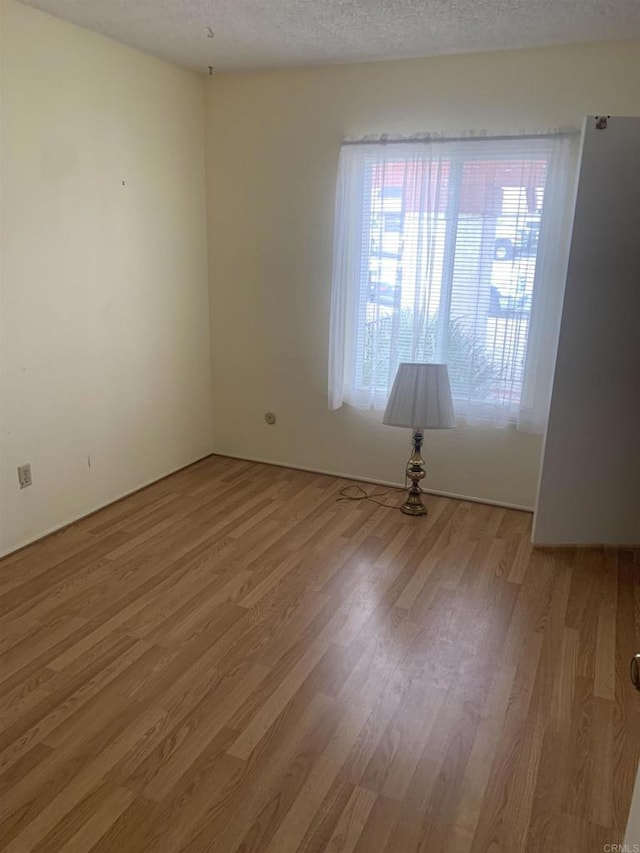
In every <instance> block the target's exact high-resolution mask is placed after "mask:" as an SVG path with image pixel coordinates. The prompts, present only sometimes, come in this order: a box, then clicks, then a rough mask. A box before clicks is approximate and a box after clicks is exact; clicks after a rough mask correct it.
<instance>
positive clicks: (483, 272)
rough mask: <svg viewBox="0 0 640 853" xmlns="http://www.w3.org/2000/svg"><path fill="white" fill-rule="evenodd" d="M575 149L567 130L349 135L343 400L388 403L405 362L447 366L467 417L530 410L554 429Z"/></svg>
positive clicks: (339, 366) (335, 389)
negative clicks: (460, 136)
mask: <svg viewBox="0 0 640 853" xmlns="http://www.w3.org/2000/svg"><path fill="white" fill-rule="evenodd" d="M568 147H569V146H568V144H567V141H566V139H565V138H564V137H561V136H544V137H522V138H500V139H489V138H486V137H470V138H469V139H465V140H449V141H448V140H428V141H416V142H398V143H395V142H392V143H388V142H387V143H383V142H380V143H363V144H345V146H344V147H343V150H342V154H341V161H340V174H339V180H338V198H337V202H336V235H335V246H334V274H333V294H332V317H331V353H330V402H331V405H332V407H334V408H335V407H337V406H339V405H341V404H342V402H349V403H352V404H354V405H359V406H367V407H370V406H373V407H375V408H383V407H384V405H385V403H386V399H387V395H388V392H389V389H390V387H391V384H392V382H393V379H394V377H395V373H396V370H397V367H398V364H399V363H400V362H402V361H424V362H446V363H447V364H448V365H449V375H450V379H451V387H452V393H453V397H454V404H455V407H456V412H457V414H459V415H462V416H467V417H470V418H480V419H485V420H491V421H494V422H501V423H508V422H510V421H514V422H519V423H520V424H521V425H522V421H523V418H522V415H523V412H525V413H527V417H526V418H525V420H527V421H528V425H529V427H531V428H532V429H534V431H540V430H541V429H542V427H543V425H544V419H545V417H546V411H545V408H546V406H547V405H548V396H549V390H550V385H551V371H552V364H553V354H552V353H551V355H550V354H549V349H551V350H553V349H554V347H555V339H556V338H557V330H558V326H559V315H560V306H561V299H562V285H563V278H564V276H563V272H564V270H563V262H564V263H565V264H566V258H565V257H563V245H565V244H566V242H568V241H567V240H566V234H564V232H565V230H566V220H567V210H566V206H567V187H568V184H569V181H568V171H569V169H568V154H567V150H568ZM563 236H564V237H565V240H564V243H563Z"/></svg>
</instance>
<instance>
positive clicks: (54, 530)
mask: <svg viewBox="0 0 640 853" xmlns="http://www.w3.org/2000/svg"><path fill="white" fill-rule="evenodd" d="M213 455H214V454H213V453H206V454H205V455H204V456H199V457H198V458H197V459H194V460H193V461H192V462H187V464H186V465H180V467H179V468H172V469H171V470H170V471H167V472H166V473H165V474H160V475H159V476H157V477H153V478H152V479H151V480H145V481H144V482H143V483H141V484H140V485H139V486H136V487H135V488H134V489H130V490H129V491H128V492H123V493H122V494H121V495H118V496H117V497H115V498H110V499H109V500H107V501H105V502H104V503H101V504H98V505H97V506H94V507H93V509H88V510H83V511H82V512H81V513H79V514H78V515H74V516H72V517H71V518H70V519H68V520H67V521H64V522H62V523H61V524H56V525H54V526H53V527H49V528H47V529H46V530H43V531H42V533H37V534H36V535H35V536H32V537H30V538H29V539H25V540H24V541H22V542H20V543H19V544H18V545H12V546H11V547H10V548H9V549H8V550H5V551H1V550H0V560H1V559H2V558H3V557H8V556H9V555H10V554H15V553H16V551H22V549H23V548H27V547H28V546H29V545H33V544H34V542H39V541H40V540H41V539H46V538H47V536H51V535H52V534H53V533H59V532H60V531H61V530H64V529H65V527H71V525H72V524H75V523H76V522H77V521H82V519H83V518H88V517H89V516H90V515H94V514H95V513H96V512H100V510H101V509H106V508H107V507H108V506H111V505H112V504H117V503H118V501H122V500H124V499H125V498H129V497H131V495H135V494H136V492H141V491H142V490H143V489H146V488H148V487H149V486H153V485H154V484H155V483H159V482H160V481H161V480H166V478H167V477H170V476H171V475H172V474H177V473H178V471H183V470H184V469H185V468H190V467H191V466H192V465H195V464H196V463H197V462H202V460H203V459H208V458H209V457H210V456H213Z"/></svg>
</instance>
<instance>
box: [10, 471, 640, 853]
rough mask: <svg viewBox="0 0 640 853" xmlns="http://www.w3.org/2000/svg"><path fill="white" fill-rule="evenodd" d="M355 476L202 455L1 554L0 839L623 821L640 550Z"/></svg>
mask: <svg viewBox="0 0 640 853" xmlns="http://www.w3.org/2000/svg"><path fill="white" fill-rule="evenodd" d="M347 485H349V483H348V481H345V480H341V479H339V478H334V477H329V476H323V475H319V474H312V473H305V472H301V471H292V470H288V469H283V468H277V467H272V466H267V465H258V464H254V463H250V462H245V461H241V460H233V459H226V458H223V457H211V458H209V459H206V460H203V461H201V462H199V463H197V464H196V465H193V466H191V467H190V468H187V469H185V470H183V471H180V472H178V473H177V474H175V475H172V476H171V477H168V478H166V479H165V480H163V481H161V482H159V483H156V484H154V485H152V486H150V487H149V488H147V489H145V490H143V491H141V492H138V493H136V494H135V495H132V496H131V497H129V498H127V499H125V500H123V501H120V502H118V503H117V504H114V505H112V506H110V507H107V508H105V509H104V510H101V511H100V512H99V513H96V514H95V515H93V516H91V517H89V518H86V519H84V520H82V521H80V522H77V523H76V524H74V525H73V526H71V527H69V528H67V529H65V530H63V531H61V532H59V533H57V534H55V535H53V536H51V537H49V538H47V539H45V540H43V541H42V542H39V543H36V544H35V545H33V546H31V547H29V548H27V549H25V550H23V551H21V552H19V553H16V554H13V555H11V556H9V557H7V558H5V560H3V561H1V562H0V654H2V668H1V670H0V690H1V691H2V702H1V704H0V850H3V851H12V853H26V851H31V850H33V851H39V853H59V851H64V853H88V851H92V853H110V851H114V853H115V851H118V853H233V851H243V853H249V851H255V853H267V851H268V853H295V851H318V852H319V851H334V853H337V851H353V853H383V851H384V853H417V851H423V852H424V853H489V851H491V853H556V851H558V853H560V851H563V853H564V851H576V853H589V851H591V850H593V851H597V850H602V849H604V848H603V845H605V844H617V843H620V842H621V841H622V838H623V834H624V829H625V822H626V817H627V813H628V808H629V802H630V797H631V792H632V787H633V782H634V778H635V773H636V769H637V765H638V758H639V755H640V697H639V696H638V694H637V693H635V691H634V690H633V689H632V687H631V685H630V683H629V680H628V663H629V658H630V657H631V655H632V654H635V653H636V652H638V651H640V555H638V554H637V553H634V552H632V551H630V550H615V549H609V550H603V549H588V550H582V551H578V550H575V549H548V550H536V549H534V548H533V547H532V546H531V542H530V530H531V517H530V516H529V515H528V514H527V513H523V512H516V511H512V510H506V509H504V508H498V507H491V506H486V505H481V504H473V503H469V502H464V501H457V500H448V499H446V498H443V497H427V499H426V500H427V503H428V506H429V514H428V516H427V517H425V518H417V519H415V518H409V517H407V516H403V515H402V514H401V513H399V512H398V511H397V510H395V509H393V508H385V507H381V506H378V505H376V504H374V503H370V502H366V501H361V502H353V503H351V502H348V501H344V500H338V499H339V498H340V497H341V495H340V491H341V489H342V488H343V487H344V486H347ZM377 490H378V489H376V491H377ZM401 497H402V496H401V495H400V494H399V493H397V492H394V491H390V493H389V495H388V497H387V500H388V501H389V502H390V503H394V502H395V503H396V504H397V503H400V501H401Z"/></svg>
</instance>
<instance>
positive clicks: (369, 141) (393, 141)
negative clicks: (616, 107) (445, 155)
mask: <svg viewBox="0 0 640 853" xmlns="http://www.w3.org/2000/svg"><path fill="white" fill-rule="evenodd" d="M579 135H580V131H579V130H558V131H553V132H550V133H522V134H514V135H507V134H503V135H500V136H490V135H489V134H487V135H482V136H481V135H475V136H428V135H427V136H420V135H416V136H407V137H404V138H403V137H393V136H392V137H389V138H387V137H385V136H380V137H377V138H375V137H374V138H369V137H366V136H365V137H363V138H362V139H343V141H342V144H343V145H413V144H416V143H418V142H424V143H429V142H494V141H496V142H501V141H503V140H504V141H506V140H513V141H517V140H520V139H560V138H563V137H564V138H568V137H572V136H579Z"/></svg>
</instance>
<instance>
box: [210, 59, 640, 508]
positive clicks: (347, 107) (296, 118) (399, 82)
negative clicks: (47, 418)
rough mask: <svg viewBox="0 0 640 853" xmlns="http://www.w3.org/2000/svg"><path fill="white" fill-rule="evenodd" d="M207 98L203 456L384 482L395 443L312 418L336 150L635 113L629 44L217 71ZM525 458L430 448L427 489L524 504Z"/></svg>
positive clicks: (365, 422) (436, 444)
mask: <svg viewBox="0 0 640 853" xmlns="http://www.w3.org/2000/svg"><path fill="white" fill-rule="evenodd" d="M207 97H208V101H207V119H208V126H207V132H208V141H207V154H208V163H207V166H208V187H209V266H210V290H211V328H212V338H211V340H212V364H213V383H214V385H213V387H214V400H215V409H214V446H215V449H216V451H218V452H220V453H229V454H237V455H240V456H252V457H257V458H262V459H265V460H272V461H275V462H282V463H285V464H291V465H300V466H307V467H311V468H319V469H325V470H328V471H337V472H344V473H347V474H352V475H357V476H364V477H369V478H372V479H379V480H384V481H392V482H393V481H395V482H397V481H399V480H401V479H402V476H403V465H404V462H405V458H406V457H407V442H408V440H409V435H408V432H405V431H403V430H397V429H393V428H389V427H384V426H382V425H381V424H380V415H375V414H373V413H368V412H360V411H357V410H355V409H352V408H348V407H344V408H343V409H341V410H340V411H338V412H330V411H328V409H327V402H326V398H327V391H326V388H327V379H326V375H327V346H328V337H329V300H330V292H329V291H330V281H331V251H332V249H331V246H332V228H333V200H334V186H335V176H336V169H337V161H338V152H339V144H340V140H341V138H342V137H344V136H347V135H362V134H367V133H381V132H390V133H408V132H416V131H426V130H446V131H461V130H466V129H470V128H484V129H487V130H489V131H507V132H513V131H518V130H521V129H528V130H536V129H538V128H548V127H551V126H557V125H569V126H575V127H579V126H580V125H581V119H582V117H583V116H584V115H586V114H590V113H598V112H607V113H611V114H615V113H617V114H622V115H624V114H634V113H635V114H638V113H640V43H617V44H616V43H609V44H599V45H586V46H585V45H583V46H576V47H553V48H545V49H539V50H526V51H524V50H523V51H510V52H500V53H486V54H478V55H467V56H452V57H440V58H435V59H425V60H416V61H413V60H412V61H404V62H389V63H376V64H364V65H350V66H341V67H325V68H318V69H297V70H296V69H294V70H284V71H270V72H263V73H259V72H256V73H236V74H223V75H218V76H215V77H214V78H213V79H212V80H210V81H209V82H208V90H207ZM267 410H273V411H275V412H276V413H277V415H278V418H279V420H278V424H277V426H275V427H268V426H267V425H266V424H265V422H264V420H263V414H264V412H265V411H267ZM540 449H541V440H540V439H539V438H538V437H535V436H528V435H524V434H522V433H518V432H515V431H513V430H486V429H479V428H477V427H476V428H472V427H467V428H465V429H459V430H457V431H453V432H444V433H431V434H429V435H428V436H427V442H426V451H427V454H428V468H429V478H428V480H427V487H428V488H432V489H434V490H442V491H446V492H449V493H453V494H460V495H467V496H470V497H476V498H485V499H487V500H495V501H501V502H506V503H511V504H516V505H521V506H526V507H532V506H533V503H534V498H535V490H536V483H537V475H538V467H539V459H540Z"/></svg>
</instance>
